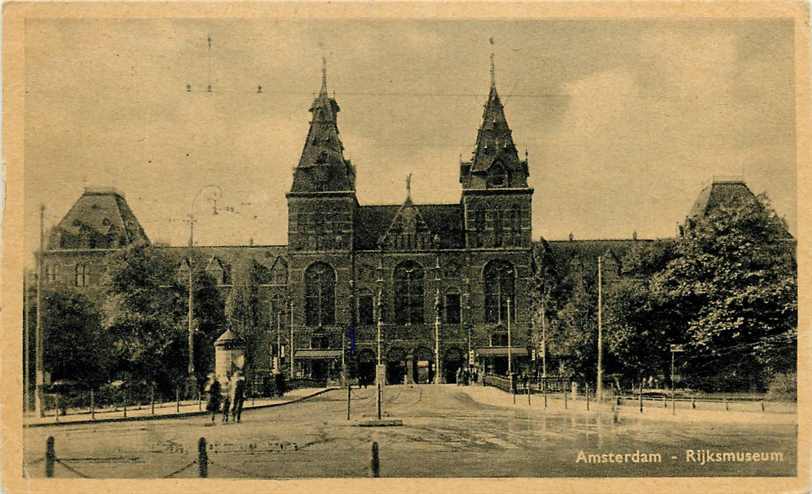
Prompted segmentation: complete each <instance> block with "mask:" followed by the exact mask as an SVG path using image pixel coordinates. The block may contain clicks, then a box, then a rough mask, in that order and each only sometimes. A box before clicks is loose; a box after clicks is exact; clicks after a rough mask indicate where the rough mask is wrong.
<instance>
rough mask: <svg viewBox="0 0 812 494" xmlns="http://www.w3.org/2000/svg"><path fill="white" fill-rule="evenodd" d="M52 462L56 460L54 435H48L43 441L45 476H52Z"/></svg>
mask: <svg viewBox="0 0 812 494" xmlns="http://www.w3.org/2000/svg"><path fill="white" fill-rule="evenodd" d="M54 462H56V451H55V450H54V436H48V439H47V440H46V441H45V476H46V477H48V478H51V477H53V476H54Z"/></svg>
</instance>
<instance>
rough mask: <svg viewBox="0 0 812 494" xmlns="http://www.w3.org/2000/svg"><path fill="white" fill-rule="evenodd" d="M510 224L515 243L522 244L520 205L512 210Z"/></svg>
mask: <svg viewBox="0 0 812 494" xmlns="http://www.w3.org/2000/svg"><path fill="white" fill-rule="evenodd" d="M510 225H511V233H512V236H513V239H512V243H513V245H522V211H521V209H520V208H519V207H518V206H514V207H513V208H512V209H511V210H510Z"/></svg>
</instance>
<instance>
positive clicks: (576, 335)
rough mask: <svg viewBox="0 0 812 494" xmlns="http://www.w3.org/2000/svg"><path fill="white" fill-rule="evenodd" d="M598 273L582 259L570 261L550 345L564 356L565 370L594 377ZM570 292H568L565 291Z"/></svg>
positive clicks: (582, 375)
mask: <svg viewBox="0 0 812 494" xmlns="http://www.w3.org/2000/svg"><path fill="white" fill-rule="evenodd" d="M595 281H596V280H595V277H594V273H592V272H591V271H589V270H588V269H586V268H585V267H584V266H583V265H582V263H581V262H580V260H578V259H575V260H573V261H572V262H571V263H570V270H569V273H568V274H567V276H566V277H565V279H564V285H565V286H566V287H567V288H565V289H564V290H563V291H562V292H561V295H562V298H561V299H559V300H561V301H562V305H561V306H560V308H559V309H558V310H557V312H556V314H555V320H554V323H553V324H552V325H551V330H552V335H551V337H550V338H548V345H549V346H548V347H549V348H550V349H551V351H552V352H554V353H556V354H558V355H561V356H562V357H564V371H565V373H567V374H570V375H574V376H577V377H578V378H580V379H583V380H587V381H591V380H594V378H595V375H596V374H595V372H596V369H597V332H598V329H597V327H598V326H597V315H596V308H597V304H598V299H597V291H596V290H595V288H596V285H595ZM564 293H566V295H564Z"/></svg>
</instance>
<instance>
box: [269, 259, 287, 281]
mask: <svg viewBox="0 0 812 494" xmlns="http://www.w3.org/2000/svg"><path fill="white" fill-rule="evenodd" d="M271 284H273V285H287V284H288V263H286V262H285V260H284V259H282V258H281V257H278V258H277V259H276V262H275V263H274V265H273V268H271Z"/></svg>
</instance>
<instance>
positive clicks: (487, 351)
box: [476, 346, 527, 357]
mask: <svg viewBox="0 0 812 494" xmlns="http://www.w3.org/2000/svg"><path fill="white" fill-rule="evenodd" d="M476 353H477V355H479V356H480V357H507V355H508V347H506V346H488V347H484V348H477V349H476ZM510 353H511V356H512V357H526V356H527V348H525V347H520V346H514V347H511V348H510Z"/></svg>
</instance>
